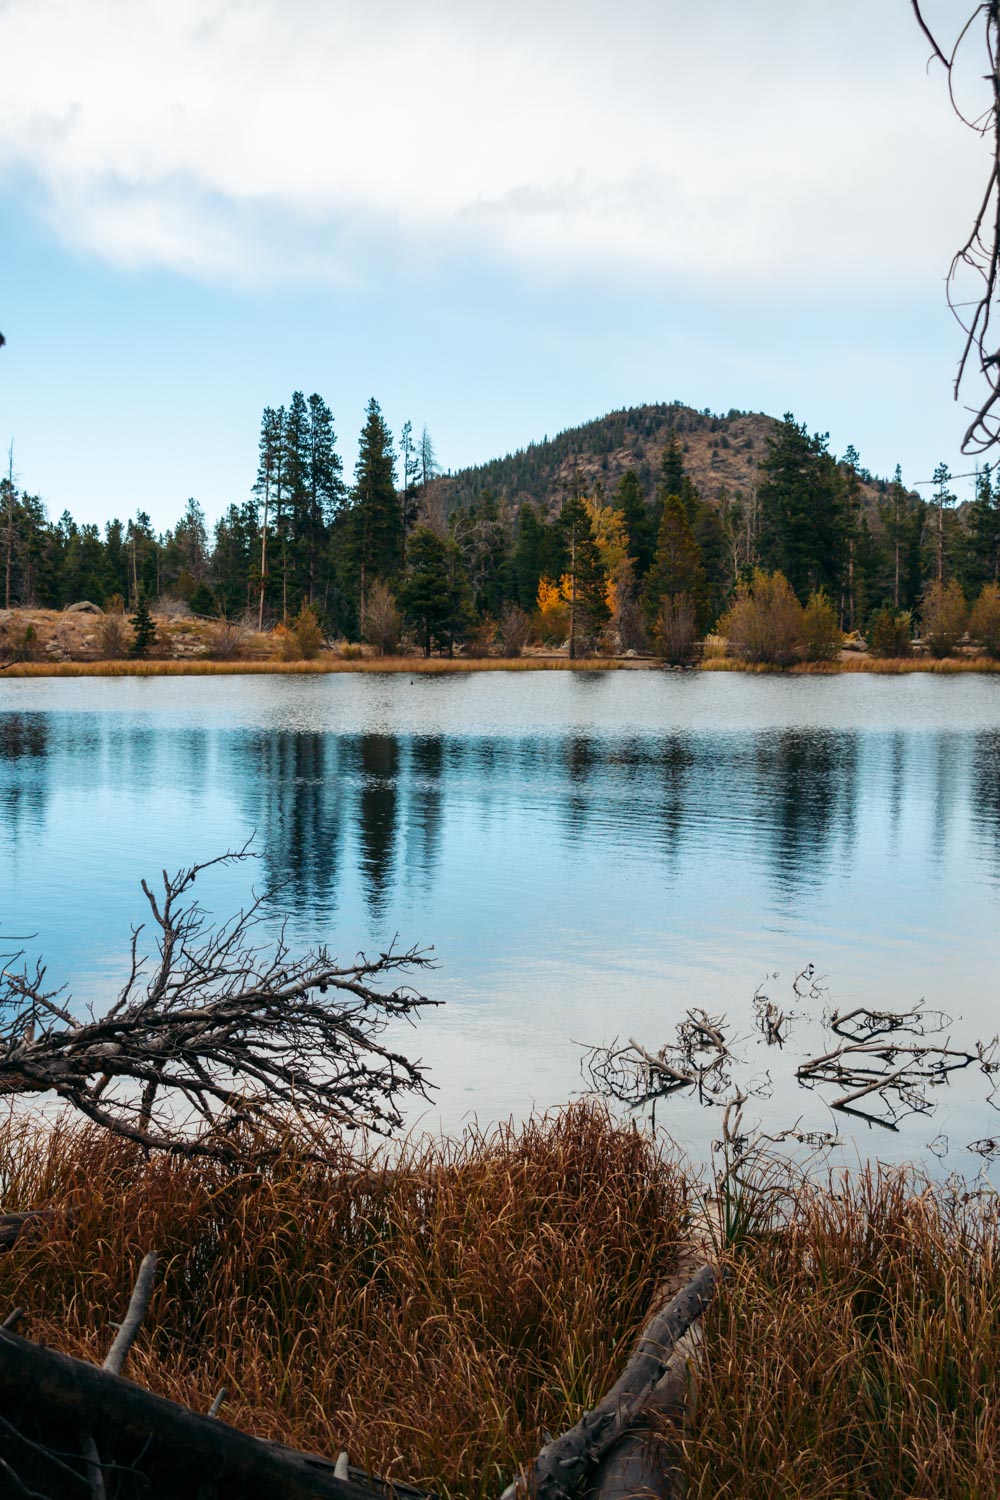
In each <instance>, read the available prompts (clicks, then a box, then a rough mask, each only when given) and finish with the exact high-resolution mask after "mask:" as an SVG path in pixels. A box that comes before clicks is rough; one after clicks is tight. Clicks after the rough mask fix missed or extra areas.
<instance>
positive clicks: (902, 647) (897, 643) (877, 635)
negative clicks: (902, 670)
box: [868, 604, 913, 659]
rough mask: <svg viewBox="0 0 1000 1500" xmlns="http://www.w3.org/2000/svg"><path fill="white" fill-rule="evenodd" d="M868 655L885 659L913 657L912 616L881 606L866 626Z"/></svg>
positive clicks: (887, 606) (905, 611) (908, 612)
mask: <svg viewBox="0 0 1000 1500" xmlns="http://www.w3.org/2000/svg"><path fill="white" fill-rule="evenodd" d="M868 654H869V655H870V656H879V657H884V658H887V659H891V658H896V657H903V656H912V655H913V616H912V615H911V614H910V611H909V610H908V609H903V610H895V609H893V607H892V605H891V604H883V605H882V608H881V609H877V610H876V611H875V613H874V614H873V615H872V618H871V622H870V623H869V626H868Z"/></svg>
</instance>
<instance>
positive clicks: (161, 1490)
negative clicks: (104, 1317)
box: [0, 1331, 391, 1500]
mask: <svg viewBox="0 0 1000 1500" xmlns="http://www.w3.org/2000/svg"><path fill="white" fill-rule="evenodd" d="M0 1405H2V1407H3V1413H4V1418H5V1421H4V1424H3V1427H2V1429H0V1456H2V1457H3V1458H4V1459H5V1460H6V1462H7V1463H8V1464H9V1465H10V1467H11V1468H12V1469H13V1470H14V1472H15V1473H16V1474H17V1475H18V1477H19V1478H21V1480H22V1483H24V1484H27V1485H30V1486H34V1485H43V1486H45V1487H46V1492H47V1493H49V1494H52V1493H59V1494H62V1493H64V1492H65V1493H69V1491H68V1490H67V1489H66V1485H65V1479H66V1477H67V1476H66V1474H65V1465H66V1464H67V1461H70V1462H72V1458H71V1452H70V1453H67V1449H69V1450H72V1448H73V1447H74V1444H73V1438H72V1436H71V1434H74V1433H79V1432H81V1431H82V1432H84V1433H86V1434H87V1435H88V1436H89V1437H90V1438H91V1439H92V1440H93V1442H94V1444H95V1446H96V1449H97V1452H98V1453H99V1454H100V1457H101V1460H102V1461H103V1463H104V1464H105V1465H110V1464H112V1463H114V1464H117V1465H125V1466H126V1470H124V1471H123V1473H122V1477H124V1475H125V1473H127V1469H132V1470H133V1471H136V1470H137V1471H138V1473H137V1475H136V1477H137V1479H138V1480H139V1485H141V1486H142V1493H147V1492H149V1479H150V1478H153V1480H154V1484H153V1489H154V1490H155V1493H156V1494H157V1495H158V1496H160V1497H163V1500H167V1497H171V1500H173V1497H178V1500H180V1497H190V1500H194V1497H195V1496H199V1495H205V1494H208V1493H211V1494H212V1495H213V1496H217V1497H218V1500H375V1497H376V1492H375V1491H373V1490H371V1489H368V1488H367V1487H365V1486H364V1485H362V1484H359V1483H357V1482H356V1481H354V1480H351V1479H347V1480H343V1479H337V1478H335V1477H334V1464H333V1463H332V1462H330V1461H329V1460H326V1459H323V1458H318V1457H317V1458H314V1457H312V1456H311V1455H309V1454H305V1453H298V1452H296V1451H295V1450H294V1449H291V1448H284V1447H281V1446H280V1445H279V1444H277V1443H267V1442H262V1441H260V1440H258V1439H257V1438H252V1437H250V1436H249V1435H248V1434H247V1433H244V1432H240V1431H238V1430H237V1429H236V1428H235V1427H230V1426H229V1425H228V1424H227V1423H225V1422H222V1421H220V1420H219V1419H218V1418H217V1417H209V1416H203V1415H201V1413H199V1412H194V1411H190V1410H189V1409H188V1408H187V1407H184V1406H179V1405H178V1404H177V1403H176V1402H174V1401H167V1400H166V1399H164V1397H162V1396H154V1395H153V1394H152V1392H150V1391H146V1390H143V1388H142V1387H141V1386H138V1385H134V1384H133V1383H132V1381H130V1380H125V1379H123V1378H122V1377H121V1376H118V1375H113V1374H110V1373H109V1372H107V1371H105V1370H101V1369H98V1368H97V1366H96V1365H90V1364H86V1363H84V1362H83V1361H82V1360H78V1359H71V1358H69V1356H67V1355H65V1354H57V1353H56V1352H55V1350H52V1349H43V1348H42V1347H41V1345H39V1344H35V1343H32V1342H31V1341H30V1340H28V1339H23V1338H19V1337H18V1336H17V1335H16V1334H13V1333H9V1332H7V1331H0ZM12 1429H18V1430H12ZM20 1429H23V1430H24V1433H25V1436H24V1438H22V1437H21V1436H20V1434H19V1430H20ZM31 1444H36V1445H38V1447H35V1448H33V1447H32V1446H31ZM39 1448H41V1449H48V1450H50V1451H51V1454H52V1456H51V1457H50V1456H48V1455H47V1454H46V1453H44V1452H39V1451H38V1449H39ZM137 1455H138V1458H137ZM85 1461H86V1460H85V1458H84V1455H83V1454H82V1453H81V1455H80V1459H79V1460H77V1462H78V1463H79V1464H80V1466H81V1467H82V1466H83V1464H84V1463H85ZM56 1475H58V1476H59V1478H60V1479H61V1481H62V1483H61V1487H60V1488H59V1489H58V1490H57V1491H54V1490H53V1487H52V1486H53V1479H54V1477H55V1476H56ZM143 1476H145V1483H143ZM77 1488H79V1490H80V1493H81V1494H83V1493H84V1488H83V1485H82V1484H81V1485H80V1486H78V1487H74V1489H73V1493H74V1494H76V1492H77ZM124 1493H127V1494H132V1493H133V1489H132V1488H129V1489H128V1490H125V1491H124ZM134 1493H139V1486H136V1488H135V1490H134ZM389 1493H390V1494H391V1490H390V1491H389ZM378 1500H382V1497H378Z"/></svg>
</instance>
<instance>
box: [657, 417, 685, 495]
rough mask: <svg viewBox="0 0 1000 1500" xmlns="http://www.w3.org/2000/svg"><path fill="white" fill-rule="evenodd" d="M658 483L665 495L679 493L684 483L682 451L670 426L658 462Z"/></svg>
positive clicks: (678, 440)
mask: <svg viewBox="0 0 1000 1500" xmlns="http://www.w3.org/2000/svg"><path fill="white" fill-rule="evenodd" d="M660 483H661V484H662V485H663V492H664V494H665V495H679V494H680V493H681V486H682V485H683V483H684V452H683V450H682V448H681V445H680V439H679V438H678V436H677V434H676V432H675V431H674V429H673V428H672V427H671V429H670V432H669V435H668V437H667V446H666V447H665V448H664V450H663V458H662V460H661V462H660Z"/></svg>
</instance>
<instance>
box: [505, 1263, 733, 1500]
mask: <svg viewBox="0 0 1000 1500" xmlns="http://www.w3.org/2000/svg"><path fill="white" fill-rule="evenodd" d="M718 1277H719V1273H718V1271H717V1270H716V1268H715V1267H714V1266H702V1268H701V1270H700V1271H699V1272H698V1274H697V1275H696V1276H694V1277H693V1278H692V1280H691V1281H689V1282H688V1284H687V1286H686V1287H684V1288H683V1289H682V1290H681V1291H680V1292H678V1293H677V1296H676V1297H674V1298H673V1300H672V1301H671V1302H670V1303H668V1305H667V1306H666V1307H665V1308H663V1309H662V1310H661V1311H660V1312H658V1313H657V1314H656V1316H655V1317H653V1318H652V1319H651V1320H650V1322H649V1323H648V1324H647V1325H646V1328H645V1330H644V1332H643V1335H642V1337H641V1339H640V1340H639V1345H638V1347H637V1349H636V1351H635V1353H634V1354H633V1355H632V1358H631V1359H630V1360H629V1362H628V1364H627V1365H626V1366H625V1370H624V1372H623V1373H622V1375H621V1377H620V1378H619V1379H618V1380H617V1381H616V1382H615V1384H614V1385H613V1386H612V1387H611V1389H610V1391H608V1393H607V1395H606V1396H605V1397H604V1398H603V1400H602V1401H600V1402H599V1403H598V1405H597V1406H596V1407H595V1408H594V1410H593V1411H590V1412H587V1413H586V1414H585V1415H584V1416H583V1417H582V1418H581V1419H580V1421H579V1422H578V1423H577V1424H576V1426H575V1427H572V1428H571V1429H570V1430H569V1432H566V1433H564V1434H563V1436H562V1437H558V1438H554V1439H553V1441H552V1442H551V1443H547V1444H546V1446H545V1447H544V1448H543V1449H542V1451H541V1453H540V1454H539V1455H538V1457H537V1458H536V1459H535V1460H534V1462H533V1463H532V1464H530V1465H529V1467H528V1470H527V1472H526V1474H522V1475H518V1476H517V1478H516V1479H515V1480H514V1481H513V1482H512V1483H511V1484H510V1485H508V1487H507V1489H506V1490H505V1491H504V1494H503V1500H516V1497H517V1496H518V1495H523V1494H525V1493H527V1494H529V1495H532V1496H535V1497H537V1500H570V1497H571V1496H573V1495H575V1494H576V1493H577V1492H578V1491H579V1489H580V1488H581V1486H582V1485H583V1483H584V1481H585V1480H586V1479H587V1476H588V1474H589V1473H590V1471H591V1470H592V1469H593V1468H594V1467H595V1465H597V1464H599V1463H600V1462H601V1459H602V1458H603V1457H604V1456H605V1455H606V1454H607V1453H608V1452H609V1451H610V1449H611V1448H612V1447H613V1446H614V1444H615V1443H617V1442H618V1440H619V1438H621V1437H622V1436H623V1434H625V1433H626V1432H628V1431H629V1430H630V1428H631V1427H632V1426H633V1425H634V1423H635V1422H636V1420H637V1419H638V1418H639V1416H640V1414H641V1412H642V1410H643V1408H644V1405H645V1403H646V1401H647V1400H648V1399H649V1397H650V1394H651V1392H652V1391H653V1389H654V1387H655V1386H656V1384H657V1382H658V1381H659V1380H660V1379H661V1377H662V1376H663V1374H664V1372H665V1371H666V1369H667V1366H668V1364H669V1361H670V1357H671V1355H672V1354H673V1352H674V1350H675V1348H676V1346H677V1343H678V1341H679V1339H680V1338H681V1337H682V1335H683V1334H685V1333H686V1332H687V1330H688V1329H689V1328H690V1327H691V1325H692V1323H694V1322H695V1321H696V1320H697V1319H698V1318H700V1317H701V1315H702V1312H703V1311H704V1309H705V1308H706V1307H707V1306H708V1303H709V1302H710V1301H711V1299H712V1296H713V1294H714V1292H715V1289H716V1285H717V1283H718Z"/></svg>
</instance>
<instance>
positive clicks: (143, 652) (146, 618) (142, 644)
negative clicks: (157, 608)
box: [129, 594, 156, 658]
mask: <svg viewBox="0 0 1000 1500" xmlns="http://www.w3.org/2000/svg"><path fill="white" fill-rule="evenodd" d="M129 623H130V624H131V626H132V644H131V646H130V647H129V655H130V656H135V657H139V658H142V657H146V656H148V655H149V648H150V646H151V645H152V644H153V642H154V641H155V640H156V625H155V624H154V623H153V617H152V615H151V614H150V612H149V605H148V604H147V603H146V596H145V594H140V595H139V602H138V603H137V604H136V607H135V614H134V615H133V616H132V618H131V621H130V622H129Z"/></svg>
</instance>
